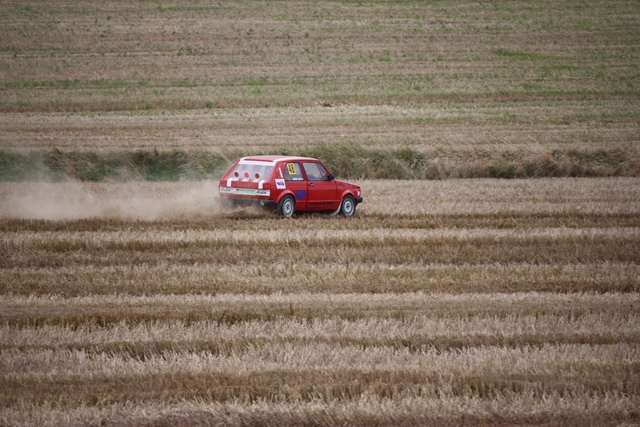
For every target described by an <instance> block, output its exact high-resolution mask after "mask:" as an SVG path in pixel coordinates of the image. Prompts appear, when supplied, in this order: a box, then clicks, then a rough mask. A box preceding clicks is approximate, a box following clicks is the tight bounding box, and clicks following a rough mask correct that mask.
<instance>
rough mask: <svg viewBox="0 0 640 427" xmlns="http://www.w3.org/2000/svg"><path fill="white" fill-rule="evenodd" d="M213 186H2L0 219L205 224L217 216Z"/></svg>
mask: <svg viewBox="0 0 640 427" xmlns="http://www.w3.org/2000/svg"><path fill="white" fill-rule="evenodd" d="M217 194H218V191H217V182H216V181H185V182H146V181H142V182H141V181H129V182H109V183H87V182H77V181H73V182H57V183H51V182H18V183H14V182H2V183H0V218H18V219H46V220H73V219H86V218H119V219H137V220H164V219H185V218H190V219H194V218H206V217H210V216H213V215H216V214H219V213H220V209H219V206H218V203H217V201H216V197H217Z"/></svg>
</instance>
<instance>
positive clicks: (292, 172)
mask: <svg viewBox="0 0 640 427" xmlns="http://www.w3.org/2000/svg"><path fill="white" fill-rule="evenodd" d="M284 179H285V180H286V181H303V180H304V178H303V177H302V169H301V168H300V163H297V162H291V163H287V164H286V165H285V167H284Z"/></svg>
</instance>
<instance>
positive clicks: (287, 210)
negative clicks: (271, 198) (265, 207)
mask: <svg viewBox="0 0 640 427" xmlns="http://www.w3.org/2000/svg"><path fill="white" fill-rule="evenodd" d="M295 210H296V201H295V200H293V197H291V196H284V197H283V198H282V199H281V200H280V203H278V213H279V214H280V216H282V217H283V218H291V217H292V216H293V213H294V212H295Z"/></svg>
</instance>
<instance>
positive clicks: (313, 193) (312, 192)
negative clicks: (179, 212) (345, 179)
mask: <svg viewBox="0 0 640 427" xmlns="http://www.w3.org/2000/svg"><path fill="white" fill-rule="evenodd" d="M302 165H303V167H304V171H305V174H306V176H307V208H308V209H317V210H329V209H337V207H338V204H339V201H337V200H336V192H337V188H336V181H335V179H333V176H331V177H330V176H329V172H328V171H327V169H326V168H325V167H324V166H323V165H322V163H320V162H302Z"/></svg>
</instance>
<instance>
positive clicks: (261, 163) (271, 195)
mask: <svg viewBox="0 0 640 427" xmlns="http://www.w3.org/2000/svg"><path fill="white" fill-rule="evenodd" d="M219 194H220V198H221V199H222V200H223V201H225V202H228V203H231V204H234V205H240V204H257V205H259V206H263V207H265V208H268V209H271V210H276V211H277V212H278V213H279V214H280V215H281V216H283V217H285V218H290V217H291V216H293V213H294V212H297V211H300V212H310V211H316V212H317V211H325V212H333V213H340V214H341V215H344V216H352V215H353V214H354V213H355V212H356V206H357V205H358V203H362V193H361V190H360V187H359V186H357V185H355V184H351V183H349V182H345V181H340V180H338V179H335V177H334V176H333V174H332V173H329V171H328V170H327V168H326V167H325V166H324V165H323V164H322V162H321V161H320V160H318V159H313V158H310V157H289V156H254V157H243V158H241V159H240V160H238V161H236V162H235V163H234V164H233V165H232V166H231V168H229V170H228V171H227V172H226V173H225V174H224V175H223V176H222V178H221V179H220V188H219Z"/></svg>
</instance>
